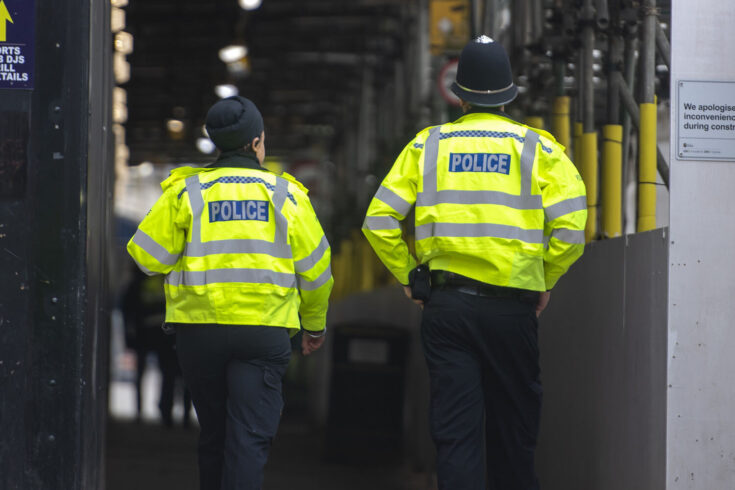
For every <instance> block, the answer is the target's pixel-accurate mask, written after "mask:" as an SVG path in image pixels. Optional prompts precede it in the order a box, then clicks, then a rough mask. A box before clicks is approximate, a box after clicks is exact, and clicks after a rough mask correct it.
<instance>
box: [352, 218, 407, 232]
mask: <svg viewBox="0 0 735 490" xmlns="http://www.w3.org/2000/svg"><path fill="white" fill-rule="evenodd" d="M362 227H363V228H366V229H368V230H373V231H375V230H400V229H401V223H400V222H399V221H398V220H397V219H395V218H394V217H393V216H367V217H365V222H364V223H363V225H362Z"/></svg>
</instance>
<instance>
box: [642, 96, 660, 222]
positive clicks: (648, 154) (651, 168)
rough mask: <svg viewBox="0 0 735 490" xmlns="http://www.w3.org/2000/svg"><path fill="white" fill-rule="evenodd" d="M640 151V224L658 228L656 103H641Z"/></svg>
mask: <svg viewBox="0 0 735 490" xmlns="http://www.w3.org/2000/svg"><path fill="white" fill-rule="evenodd" d="M640 106H641V124H640V130H639V133H638V134H639V144H638V146H639V151H638V226H637V230H638V231H639V232H640V231H648V230H653V229H654V228H656V150H657V142H656V104H653V103H644V104H641V105H640Z"/></svg>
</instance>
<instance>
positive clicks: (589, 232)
mask: <svg viewBox="0 0 735 490" xmlns="http://www.w3.org/2000/svg"><path fill="white" fill-rule="evenodd" d="M580 140H581V141H580V144H579V149H580V152H581V154H582V157H581V159H580V163H579V164H578V165H579V167H580V172H579V173H580V174H582V180H583V181H584V186H585V187H586V188H587V224H586V226H585V228H584V239H585V242H586V243H589V242H591V241H592V240H594V239H595V238H597V204H598V202H597V133H584V134H583V135H582V136H581V138H580Z"/></svg>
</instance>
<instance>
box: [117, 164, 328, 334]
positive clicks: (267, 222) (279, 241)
mask: <svg viewBox="0 0 735 490" xmlns="http://www.w3.org/2000/svg"><path fill="white" fill-rule="evenodd" d="M161 187H162V188H163V195H162V196H161V197H160V198H159V199H158V201H157V202H156V203H155V205H154V206H153V208H151V210H150V212H149V213H148V215H147V216H146V217H145V219H143V221H142V222H141V223H140V226H139V227H138V230H137V231H136V233H135V235H134V236H133V238H132V239H131V240H130V242H129V243H128V252H129V253H130V255H131V256H132V257H133V259H135V261H136V263H137V264H138V266H139V267H140V268H141V269H142V270H143V271H144V272H146V273H147V274H165V275H166V279H165V284H164V288H165V292H166V321H167V322H175V323H216V324H230V325H269V326H277V327H287V328H290V329H299V315H300V316H301V326H302V327H303V328H304V329H305V330H309V331H319V330H322V329H323V328H324V326H325V324H326V313H327V304H328V300H329V293H330V291H331V290H332V284H333V283H334V280H333V279H332V273H331V267H330V260H331V259H330V255H331V253H330V247H329V243H328V242H327V239H326V237H325V236H324V232H323V231H322V227H321V226H320V224H319V221H318V220H317V217H316V215H315V213H314V209H313V208H312V206H311V203H310V201H309V198H308V197H307V191H306V189H305V188H304V187H303V186H302V185H301V184H300V183H298V182H297V181H296V180H295V179H293V177H291V176H289V175H288V174H284V176H277V175H275V174H273V173H271V172H268V171H266V170H256V169H250V168H234V167H222V168H191V167H181V168H177V169H175V170H173V171H172V172H171V175H170V177H169V178H168V179H166V180H165V181H163V183H162V184H161Z"/></svg>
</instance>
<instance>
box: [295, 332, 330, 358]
mask: <svg viewBox="0 0 735 490" xmlns="http://www.w3.org/2000/svg"><path fill="white" fill-rule="evenodd" d="M326 338H327V336H326V335H324V336H322V337H317V338H314V337H312V336H311V335H309V334H307V333H306V332H304V333H303V335H302V337H301V353H302V354H304V355H305V356H308V355H309V354H311V353H312V352H314V351H315V350H317V349H319V347H321V346H322V344H323V343H324V339H326Z"/></svg>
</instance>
